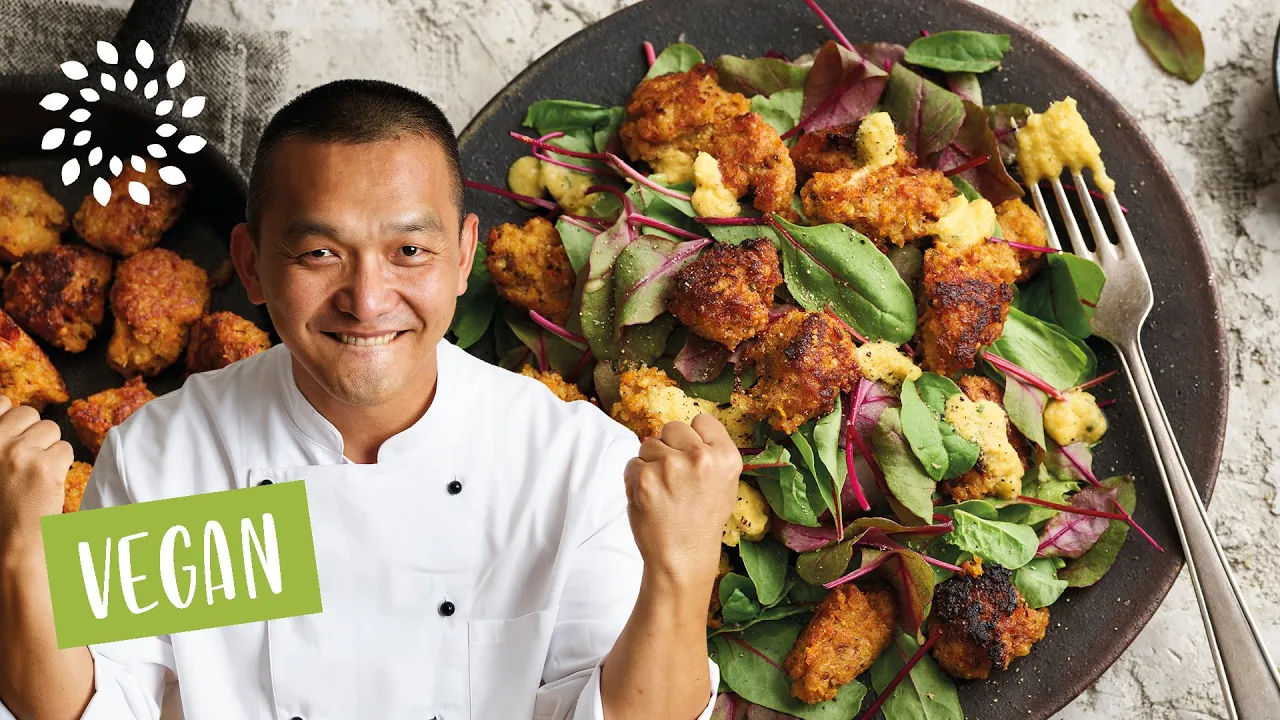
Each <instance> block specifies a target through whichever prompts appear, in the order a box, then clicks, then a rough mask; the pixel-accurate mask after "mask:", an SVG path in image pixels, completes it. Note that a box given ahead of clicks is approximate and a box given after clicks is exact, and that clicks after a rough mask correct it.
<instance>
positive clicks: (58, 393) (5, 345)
mask: <svg viewBox="0 0 1280 720" xmlns="http://www.w3.org/2000/svg"><path fill="white" fill-rule="evenodd" d="M0 395H4V396H5V397H7V398H9V400H10V401H12V402H13V404H14V405H30V406H31V407H33V408H35V409H37V410H44V407H45V405H48V404H49V403H64V402H66V401H67V400H68V399H70V398H69V396H68V395H67V385H66V383H64V382H62V376H61V375H59V374H58V369H57V368H55V367H54V366H53V363H51V362H49V356H47V355H45V354H44V351H43V350H41V349H40V346H39V345H37V344H36V341H35V340H32V339H31V336H30V335H28V334H26V333H25V332H23V330H22V328H20V327H18V324H17V323H15V322H14V321H13V318H11V317H9V315H8V313H5V312H0Z"/></svg>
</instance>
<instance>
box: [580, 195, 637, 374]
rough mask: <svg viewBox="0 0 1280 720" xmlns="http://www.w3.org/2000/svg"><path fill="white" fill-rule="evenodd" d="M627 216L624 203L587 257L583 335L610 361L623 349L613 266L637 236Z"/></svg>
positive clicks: (603, 358) (582, 302)
mask: <svg viewBox="0 0 1280 720" xmlns="http://www.w3.org/2000/svg"><path fill="white" fill-rule="evenodd" d="M624 199H625V198H624ZM629 202H630V201H629V200H627V203H629ZM627 215H628V213H627V209H626V207H625V205H624V208H623V211H622V214H621V215H620V216H619V217H618V221H617V222H616V223H614V224H613V225H612V226H611V227H610V228H609V229H607V230H605V231H604V232H602V233H600V234H599V235H596V238H595V240H594V241H593V242H592V244H591V255H590V257H589V258H588V260H587V280H586V284H585V285H584V286H583V289H582V300H581V303H580V304H581V311H580V317H581V320H582V334H583V336H584V337H586V338H587V344H588V345H589V346H590V347H591V352H592V353H593V354H595V356H596V357H597V358H599V359H601V360H606V361H609V360H617V359H618V358H619V356H620V350H621V349H620V347H619V343H618V341H617V334H616V333H617V328H618V325H617V324H616V321H615V315H616V313H615V312H614V309H615V304H614V286H615V278H614V271H613V268H614V263H615V261H616V260H617V259H618V256H619V255H620V254H621V253H622V251H623V250H624V249H625V248H626V247H627V246H628V245H630V244H631V243H632V241H634V239H635V236H634V235H633V233H632V230H631V223H630V222H628V220H629V218H628V217H627Z"/></svg>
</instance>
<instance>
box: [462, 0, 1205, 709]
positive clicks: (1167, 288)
mask: <svg viewBox="0 0 1280 720" xmlns="http://www.w3.org/2000/svg"><path fill="white" fill-rule="evenodd" d="M825 6H826V10H827V12H829V13H830V14H831V15H832V17H833V18H834V19H835V21H836V23H837V24H838V25H839V26H840V27H841V29H843V30H844V32H845V34H846V35H848V36H849V37H850V38H851V39H852V40H853V41H854V42H859V41H863V40H890V41H895V42H899V43H903V44H907V43H909V42H910V41H911V40H912V39H914V38H916V37H919V32H920V30H921V29H929V30H947V29H963V30H981V31H986V32H1000V33H1007V34H1009V35H1010V36H1012V48H1013V49H1012V51H1011V52H1010V54H1009V55H1008V56H1007V57H1006V61H1005V64H1004V67H1003V68H1002V69H1001V70H999V71H996V72H992V73H988V74H986V75H984V76H983V77H982V85H983V91H984V94H985V97H986V101H987V102H990V103H1000V102H1021V103H1025V104H1028V105H1031V106H1032V107H1034V108H1038V109H1041V110H1043V109H1044V108H1045V107H1046V106H1047V105H1048V104H1049V102H1050V101H1052V100H1057V99H1061V98H1062V97H1064V96H1067V95H1070V96H1072V97H1074V98H1076V100H1077V101H1079V105H1080V110H1081V112H1082V113H1083V114H1084V116H1085V117H1086V118H1087V119H1088V121H1089V124H1090V127H1091V128H1092V129H1093V132H1094V135H1095V136H1096V137H1097V139H1098V142H1099V144H1100V145H1101V146H1102V152H1103V157H1104V158H1106V161H1107V168H1108V170H1109V171H1110V172H1111V174H1112V176H1113V177H1115V179H1116V181H1117V183H1118V185H1119V187H1120V188H1121V190H1120V193H1119V194H1120V197H1121V202H1123V203H1124V204H1125V205H1126V206H1128V208H1129V210H1130V212H1129V215H1128V218H1129V223H1130V225H1131V226H1132V227H1133V230H1134V234H1135V235H1136V236H1137V240H1138V244H1139V246H1140V247H1141V248H1142V250H1143V254H1144V256H1145V258H1146V262H1147V267H1148V269H1149V270H1150V273H1151V283H1152V285H1153V286H1154V288H1155V293H1156V298H1157V300H1156V304H1155V309H1154V310H1153V311H1152V313H1151V318H1150V321H1149V322H1148V323H1147V327H1146V332H1145V333H1144V341H1145V348H1146V351H1147V358H1148V360H1149V362H1150V364H1151V370H1152V372H1153V374H1154V376H1155V379H1156V383H1157V385H1158V388H1159V390H1160V394H1161V397H1162V398H1163V399H1164V402H1165V407H1166V408H1167V410H1168V413H1169V419H1170V422H1172V424H1173V428H1174V431H1175V432H1176V433H1177V435H1178V439H1179V441H1180V442H1181V444H1182V450H1183V454H1184V455H1185V456H1186V458H1187V463H1188V464H1189V466H1190V468H1191V472H1192V475H1193V476H1194V477H1195V478H1196V481H1197V486H1198V487H1199V488H1200V491H1201V493H1202V495H1203V497H1205V498H1206V499H1207V498H1208V496H1209V494H1210V492H1211V491H1212V490H1213V483H1214V479H1215V476H1216V473H1217V468H1218V461H1219V458H1220V457H1221V454H1222V441H1223V435H1224V429H1225V425H1226V411H1227V360H1226V354H1225V349H1226V338H1225V333H1224V331H1223V327H1222V321H1221V314H1220V312H1219V303H1218V295H1217V289H1216V288H1215V286H1214V281H1213V274H1212V270H1211V265H1210V263H1209V257H1208V253H1207V252H1206V250H1205V247H1204V241H1203V240H1202V239H1201V237H1200V232H1199V230H1198V229H1197V227H1196V224H1195V220H1194V219H1193V218H1192V216H1191V211H1190V209H1189V208H1188V207H1187V204H1186V202H1185V201H1184V200H1183V198H1182V196H1181V195H1180V194H1179V191H1178V188H1177V186H1176V184H1175V182H1174V179H1173V177H1172V175H1171V174H1170V173H1169V171H1168V169H1167V168H1166V167H1165V166H1164V163H1163V162H1162V161H1161V160H1160V157H1159V156H1158V155H1157V154H1156V151H1155V148H1154V147H1152V145H1151V143H1150V142H1149V141H1148V140H1147V139H1146V137H1144V136H1143V134H1142V132H1141V131H1140V130H1139V129H1138V125H1137V123H1135V122H1134V120H1133V118H1131V117H1130V116H1129V115H1128V114H1127V113H1126V112H1125V111H1124V109H1123V108H1121V106H1120V104H1119V103H1118V102H1117V101H1116V99H1115V98H1113V97H1112V96H1111V95H1109V94H1108V93H1107V92H1106V91H1105V90H1103V89H1102V87H1101V86H1100V85H1099V84H1098V83H1097V82H1096V81H1095V80H1093V79H1092V78H1090V77H1089V76H1088V75H1087V74H1086V73H1085V72H1084V70H1082V69H1081V68H1080V67H1078V66H1077V65H1075V64H1074V63H1072V62H1071V61H1070V60H1068V59H1067V58H1066V57H1065V56H1063V55H1062V54H1061V53H1059V52H1057V51H1056V50H1054V49H1053V48H1051V47H1050V46H1049V45H1048V44H1047V43H1045V42H1044V41H1043V40H1041V39H1039V38H1038V37H1036V36H1035V35H1033V34H1032V33H1031V32H1030V31H1028V30H1026V29H1024V28H1022V27H1019V26H1017V25H1014V24H1013V23H1011V22H1009V21H1007V20H1005V19H1003V18H1001V17H999V16H997V15H995V14H994V13H991V12H989V11H987V10H983V9H981V8H979V7H976V6H974V5H970V4H969V3H966V2H961V1H960V0H927V1H924V0H858V2H856V3H855V2H852V1H850V0H843V1H841V2H836V0H829V1H828V2H827V3H825ZM829 37H830V36H829V35H828V33H827V32H826V31H825V30H824V29H823V28H822V27H821V26H820V25H819V23H818V20H817V18H816V17H814V15H813V14H812V13H811V12H810V11H809V10H808V8H807V7H806V6H805V4H804V3H803V2H801V1H800V0H782V1H776V2H775V1H772V0H699V2H693V3H690V2H682V1H680V0H649V1H648V2H645V3H642V4H640V5H635V6H632V7H630V8H627V9H626V10H623V11H621V12H619V13H617V14H616V15H613V16H611V17H609V18H606V19H605V20H602V21H601V22H599V23H597V24H595V25H593V26H591V27H589V28H587V29H585V30H583V31H582V32H579V33H578V34H576V35H574V36H573V37H571V38H569V39H568V40H566V41H564V42H563V43H561V44H560V45H558V46H557V47H556V48H554V49H553V50H551V51H550V52H548V53H547V54H546V55H544V56H543V57H542V58H540V59H539V60H538V61H537V62H535V63H534V64H533V65H532V66H530V67H529V68H528V69H527V70H525V71H524V72H523V73H521V74H520V75H519V76H518V77H517V78H516V79H515V80H513V81H512V82H511V83H510V84H509V85H508V86H507V87H506V88H505V89H504V90H502V92H500V93H498V95H497V96H496V97H495V98H494V99H493V100H492V101H490V102H489V104H488V105H487V106H485V108H484V109H483V110H482V111H481V112H480V113H479V115H477V116H476V117H475V119H474V120H472V122H471V124H470V125H468V126H467V128H466V129H465V130H464V131H463V132H462V135H461V138H460V141H461V148H462V158H463V166H464V168H465V170H466V172H467V174H468V176H469V177H470V178H472V179H474V180H478V181H482V182H488V183H492V184H495V185H500V186H505V182H506V168H507V166H508V165H509V164H510V163H511V162H512V161H513V160H515V159H516V158H517V157H519V156H520V155H522V154H524V153H525V152H526V148H525V146H523V145H521V144H520V143H517V142H515V141H514V140H511V139H510V138H509V137H508V136H507V131H508V130H515V129H518V128H520V123H521V121H522V120H523V118H524V113H525V109H526V108H527V107H528V105H529V104H530V103H531V102H533V101H534V100H538V99H541V98H564V99H575V100H584V101H587V102H595V103H600V104H604V105H618V104H624V103H625V102H626V98H627V97H628V95H629V94H630V92H631V90H632V88H634V87H635V85H636V84H637V83H638V82H639V81H640V78H641V77H642V76H643V75H644V71H645V67H644V56H643V53H642V51H641V43H642V42H643V41H645V40H649V41H651V42H653V43H654V45H655V46H657V47H658V49H661V48H662V47H664V46H665V45H667V44H669V43H672V42H676V41H677V40H680V39H683V40H685V41H687V42H690V43H692V44H694V45H696V46H697V47H698V48H699V49H701V50H702V51H703V53H704V54H705V55H706V56H707V57H708V58H712V57H715V56H717V55H720V54H735V55H745V56H748V57H757V56H759V55H762V54H763V53H765V52H766V51H768V50H771V49H777V50H781V51H782V52H783V53H786V54H787V55H789V56H792V57H794V56H797V55H800V54H802V53H806V52H809V51H811V50H813V49H814V48H816V47H817V46H818V45H820V44H821V43H822V42H825V41H826V40H828V39H829ZM466 201H467V206H468V209H469V210H471V211H473V212H476V213H478V214H479V215H480V218H481V222H482V228H483V231H487V230H488V228H489V227H491V226H493V225H495V224H497V223H501V222H504V221H514V220H519V219H522V218H524V217H527V216H528V213H526V212H525V211H523V210H521V209H520V208H518V207H517V206H516V205H515V204H514V203H511V202H508V201H506V200H503V199H501V198H497V197H494V196H491V195H486V194H483V193H480V192H476V191H471V190H468V191H467V195H466ZM1090 344H1091V345H1092V346H1093V348H1094V349H1095V351H1096V352H1097V353H1098V356H1099V364H1100V368H1101V369H1102V370H1107V369H1110V368H1114V367H1117V365H1118V358H1117V356H1116V354H1115V352H1114V351H1113V350H1112V348H1111V346H1110V345H1108V344H1107V343H1105V342H1102V341H1099V340H1096V339H1095V340H1093V341H1091V343H1090ZM1098 394H1099V395H1100V396H1101V397H1115V398H1118V399H1119V402H1118V403H1117V404H1116V405H1115V406H1114V407H1112V408H1111V409H1110V410H1108V414H1109V418H1110V420H1111V431H1110V432H1109V433H1108V435H1107V437H1106V438H1105V440H1104V442H1103V444H1102V445H1101V446H1100V448H1099V453H1098V457H1097V459H1096V461H1095V469H1096V470H1097V472H1098V474H1099V476H1104V477H1105V476H1106V475H1108V474H1116V473H1133V474H1134V475H1136V476H1137V478H1138V492H1139V495H1138V510H1137V512H1136V513H1135V516H1136V517H1137V519H1138V521H1139V522H1140V523H1141V524H1142V525H1143V527H1144V528H1146V529H1147V530H1148V531H1149V532H1150V533H1151V534H1152V535H1153V536H1154V537H1155V538H1156V539H1157V540H1158V541H1159V542H1160V543H1161V544H1162V545H1164V547H1165V548H1167V549H1168V551H1167V552H1165V553H1163V554H1161V553H1160V552H1158V551H1156V550H1155V549H1153V548H1152V547H1150V546H1149V545H1147V544H1146V543H1145V542H1143V540H1142V539H1141V538H1140V537H1137V535H1136V533H1132V532H1131V533H1130V534H1129V539H1128V542H1127V544H1126V545H1125V547H1124V549H1123V551H1122V553H1121V556H1120V558H1119V560H1118V561H1117V562H1116V565H1115V567H1114V568H1113V569H1112V570H1111V572H1110V573H1108V574H1107V576H1106V577H1105V578H1103V579H1102V581H1100V582H1099V583H1098V584H1097V585H1095V586H1093V587H1091V588H1086V589H1081V590H1070V591H1068V592H1067V594H1066V596H1065V597H1064V598H1063V599H1062V600H1060V601H1059V602H1058V603H1057V604H1056V605H1055V606H1054V607H1053V608H1052V610H1051V612H1052V619H1051V621H1050V624H1049V633H1048V635H1047V636H1046V637H1045V639H1044V640H1043V641H1042V642H1040V643H1039V644H1038V645H1036V647H1035V649H1034V650H1033V651H1032V653H1031V655H1030V656H1028V657H1025V658H1021V659H1019V660H1016V661H1015V662H1014V663H1013V666H1012V667H1011V668H1010V670H1009V671H1008V672H1003V673H996V674H995V675H994V676H993V677H992V678H991V679H989V680H986V681H971V682H961V683H960V684H959V685H960V696H961V699H962V702H963V704H964V707H965V710H966V714H967V716H968V717H970V718H983V719H984V720H1013V719H1014V718H1016V719H1017V720H1035V719H1037V718H1047V717H1049V716H1050V715H1052V714H1053V713H1054V712H1055V711H1057V710H1058V709H1060V708H1061V707H1063V706H1064V705H1066V704H1067V703H1068V702H1070V701H1071V700H1072V698H1074V697H1076V696H1077V695H1079V694H1080V693H1081V692H1083V691H1084V689H1085V688H1086V687H1088V686H1089V684H1090V683H1092V682H1093V681H1094V680H1095V679H1097V677H1098V676H1099V675H1101V674H1102V671H1103V670H1105V669H1106V668H1107V667H1108V666H1110V665H1111V663H1113V662H1114V661H1115V659H1116V658H1117V657H1119V655H1120V653H1121V652H1123V651H1124V649H1125V648H1126V647H1128V645H1129V643H1130V642H1132V641H1133V638H1134V637H1135V636H1136V635H1137V634H1138V631H1139V630H1140V629H1142V626H1143V625H1145V624H1146V622H1147V621H1148V620H1149V619H1150V618H1151V616H1152V614H1154V613H1155V611H1156V608H1157V607H1158V606H1159V605H1160V602H1161V600H1163V599H1164V597H1165V595H1166V594H1167V593H1168V591H1169V587H1170V586H1171V585H1172V584H1173V580H1174V578H1175V577H1176V576H1177V574H1178V570H1179V568H1181V567H1182V553H1181V551H1180V550H1179V545H1178V537H1177V533H1176V531H1175V528H1174V525H1173V519H1172V516H1171V515H1170V513H1169V505H1168V501H1167V500H1166V498H1165V494H1164V489H1163V488H1162V487H1161V483H1160V479H1159V475H1158V471H1157V468H1156V464H1155V461H1154V458H1153V456H1152V454H1151V450H1150V446H1149V444H1148V441H1147V437H1146V435H1145V433H1144V432H1143V429H1142V425H1141V421H1140V420H1139V417H1138V414H1137V409H1136V406H1135V404H1134V401H1133V398H1132V396H1131V393H1130V390H1129V387H1128V385H1127V383H1126V382H1125V381H1124V380H1113V381H1111V382H1110V383H1108V384H1106V385H1104V386H1103V387H1102V388H1100V389H1099V390H1098Z"/></svg>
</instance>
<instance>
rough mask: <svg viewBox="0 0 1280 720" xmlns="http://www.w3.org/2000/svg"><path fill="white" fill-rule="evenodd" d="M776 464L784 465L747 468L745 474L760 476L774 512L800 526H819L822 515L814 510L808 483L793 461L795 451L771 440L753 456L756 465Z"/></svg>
mask: <svg viewBox="0 0 1280 720" xmlns="http://www.w3.org/2000/svg"><path fill="white" fill-rule="evenodd" d="M775 463H776V464H779V465H780V467H762V468H758V469H755V470H747V471H745V472H744V473H743V474H745V475H751V476H753V477H755V478H756V484H757V485H758V486H759V487H760V492H761V493H763V494H764V498H765V500H766V501H768V503H769V507H770V508H772V509H773V514H775V515H777V516H778V517H780V518H782V519H783V520H786V521H787V522H792V523H796V524H797V525H804V526H806V527H818V525H819V523H818V515H817V513H815V512H814V511H813V504H812V502H811V500H810V498H809V489H808V483H807V482H806V480H805V477H804V475H803V474H801V472H800V470H799V469H797V468H796V466H795V465H793V464H791V453H790V452H788V451H787V449H786V448H784V447H782V446H781V445H778V444H777V443H775V442H774V441H773V440H769V441H768V442H767V443H766V444H765V449H764V451H763V452H760V453H759V454H757V455H755V456H753V457H752V458H751V464H753V465H771V464H775Z"/></svg>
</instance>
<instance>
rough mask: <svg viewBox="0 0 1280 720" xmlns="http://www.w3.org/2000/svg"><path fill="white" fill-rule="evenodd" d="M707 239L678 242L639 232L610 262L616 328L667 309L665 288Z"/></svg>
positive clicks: (648, 319) (638, 322) (635, 322)
mask: <svg viewBox="0 0 1280 720" xmlns="http://www.w3.org/2000/svg"><path fill="white" fill-rule="evenodd" d="M710 242H711V241H710V240H709V239H703V240H691V241H687V242H678V241H675V240H668V239H667V238H662V237H657V236H654V235H641V236H640V237H639V238H637V239H636V240H635V242H632V243H630V244H629V245H627V247H625V248H623V250H622V251H621V252H620V253H618V258H617V260H616V261H615V262H614V265H613V274H614V307H615V308H616V311H615V312H616V316H615V320H614V322H615V323H616V324H617V327H618V329H619V331H620V330H621V329H622V328H623V327H625V326H627V325H643V324H644V323H647V322H649V321H650V320H653V319H654V318H656V317H658V316H659V315H661V314H662V313H663V312H664V311H665V310H666V309H667V292H668V290H670V288H671V282H672V280H673V279H674V278H675V274H676V273H677V272H679V270H680V268H682V267H684V266H685V265H688V264H689V263H691V262H693V260H694V258H696V257H698V253H699V252H701V251H702V249H703V248H704V247H706V246H707V244H708V243H710Z"/></svg>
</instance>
